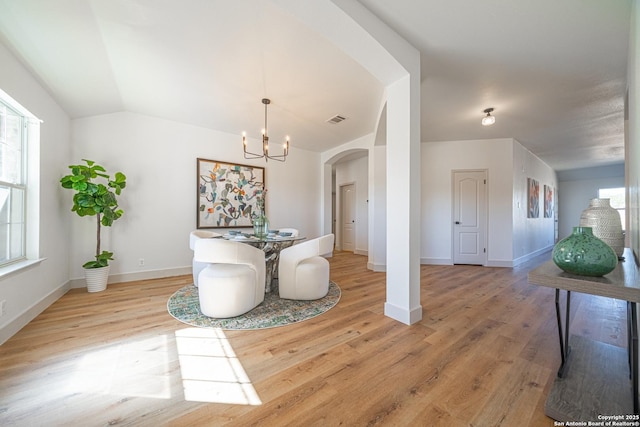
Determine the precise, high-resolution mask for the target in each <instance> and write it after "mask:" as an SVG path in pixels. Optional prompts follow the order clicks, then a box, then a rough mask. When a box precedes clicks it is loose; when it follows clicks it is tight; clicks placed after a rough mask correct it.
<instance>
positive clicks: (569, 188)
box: [558, 165, 625, 239]
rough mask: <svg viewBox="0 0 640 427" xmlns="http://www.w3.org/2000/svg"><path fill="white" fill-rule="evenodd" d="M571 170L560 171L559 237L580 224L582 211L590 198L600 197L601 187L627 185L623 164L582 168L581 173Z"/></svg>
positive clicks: (568, 233)
mask: <svg viewBox="0 0 640 427" xmlns="http://www.w3.org/2000/svg"><path fill="white" fill-rule="evenodd" d="M571 172H573V173H566V172H560V173H558V180H559V183H558V188H559V190H558V196H559V198H560V201H559V202H558V204H559V205H560V206H559V207H560V210H559V217H558V224H559V227H558V228H559V233H558V238H559V239H563V238H565V237H567V236H569V235H570V234H571V233H572V231H573V227H576V226H578V225H579V224H580V215H581V214H582V211H583V210H585V209H586V208H588V207H589V200H591V199H593V198H596V197H598V190H599V189H600V188H621V187H624V186H625V183H624V166H623V165H620V166H617V167H599V168H587V169H580V172H581V173H580V174H576V173H575V172H576V171H571Z"/></svg>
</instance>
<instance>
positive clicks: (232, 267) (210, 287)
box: [195, 239, 266, 318]
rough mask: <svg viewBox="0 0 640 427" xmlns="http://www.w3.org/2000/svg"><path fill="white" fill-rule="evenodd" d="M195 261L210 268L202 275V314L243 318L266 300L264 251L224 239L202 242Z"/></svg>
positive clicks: (199, 296)
mask: <svg viewBox="0 0 640 427" xmlns="http://www.w3.org/2000/svg"><path fill="white" fill-rule="evenodd" d="M195 260H196V261H197V262H201V263H204V264H205V265H206V267H205V268H204V269H202V271H200V274H199V275H198V299H199V301H200V311H201V312H202V314H204V315H205V316H208V317H214V318H228V317H235V316H240V315H241V314H244V313H246V312H247V311H250V310H252V309H253V308H255V307H257V306H258V305H259V304H260V303H261V302H262V301H264V291H265V274H266V271H265V270H266V267H265V259H264V252H263V251H262V250H260V249H258V248H256V247H253V246H250V245H246V244H244V243H240V242H234V241H230V240H224V239H200V240H198V241H196V243H195Z"/></svg>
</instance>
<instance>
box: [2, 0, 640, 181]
mask: <svg viewBox="0 0 640 427" xmlns="http://www.w3.org/2000/svg"><path fill="white" fill-rule="evenodd" d="M306 1H308V3H309V4H308V7H309V8H313V7H314V5H315V4H317V3H318V2H321V1H328V0H313V1H312V0H306ZM353 1H355V0H353ZM631 1H632V0H615V1H602V0H562V1H558V0H535V1H534V0H518V1H513V0H512V1H509V0H482V1H477V0H446V1H442V0H421V1H417V0H394V1H388V0H361V1H360V2H361V3H362V4H363V5H364V6H365V7H367V8H368V9H369V10H371V11H372V12H373V13H375V14H376V15H377V16H378V17H379V18H380V19H381V20H382V21H384V22H385V23H386V24H387V25H389V26H390V27H391V28H393V29H394V30H395V31H396V32H398V33H399V34H400V35H401V36H403V37H404V38H405V39H407V40H408V41H409V42H410V43H411V44H413V45H414V46H415V47H416V48H418V49H419V50H420V51H421V54H422V61H421V62H422V89H421V90H422V126H421V129H422V137H421V139H422V141H425V142H428V141H444V140H467V139H484V138H502V137H513V138H516V139H517V140H518V141H520V142H521V143H522V144H523V145H525V146H526V147H527V148H528V149H529V150H531V151H532V152H533V153H535V154H536V155H538V156H539V157H541V158H542V159H543V160H544V161H546V162H547V163H548V164H549V165H551V166H552V167H554V168H555V169H557V170H566V169H574V168H581V167H589V166H598V165H606V164H612V163H620V162H622V161H623V159H624V156H623V151H624V148H623V143H624V93H625V85H626V78H625V74H626V57H627V44H628V38H629V21H630V14H631ZM278 4H280V6H279V5H276V3H274V2H271V1H269V0H241V1H228V0H20V1H17V0H0V10H1V11H2V13H0V40H2V42H3V43H4V44H6V45H7V46H8V47H9V48H10V49H11V50H12V51H13V52H14V53H15V54H16V55H17V56H18V58H20V59H21V60H22V61H23V63H24V64H25V65H26V67H27V68H28V69H30V70H31V71H32V72H33V73H34V74H35V75H36V76H37V78H38V79H39V80H40V81H41V82H42V83H43V85H44V86H45V87H47V88H48V89H49V91H50V92H51V94H52V95H53V96H54V98H55V99H56V100H57V101H58V102H59V103H60V105H61V106H62V107H63V108H64V109H65V110H66V111H67V112H68V113H69V115H70V116H71V117H72V118H78V117H86V116H91V115H96V114H106V113H112V112H117V111H132V112H137V113H141V114H147V115H152V116H156V117H162V118H167V119H171V120H176V121H180V122H184V123H190V124H194V125H197V126H203V127H207V128H212V129H216V130H221V131H225V132H230V133H234V134H240V133H241V132H242V131H247V134H248V135H249V136H250V137H257V136H259V134H260V129H261V128H262V127H263V120H264V106H263V105H262V103H261V102H260V100H261V99H262V98H264V97H267V98H270V99H271V100H272V104H271V105H270V106H269V131H270V136H271V137H272V140H277V139H279V138H284V136H285V134H288V135H290V136H291V145H292V146H293V147H297V148H303V149H307V150H314V151H324V150H327V149H329V148H331V147H334V146H337V145H340V144H343V143H345V142H348V141H351V140H353V139H356V138H358V137H360V136H363V135H366V134H369V133H371V132H374V131H375V128H376V123H377V115H378V114H379V110H380V104H381V100H382V99H383V96H384V95H383V92H384V88H383V87H382V85H381V84H380V83H379V82H378V81H377V80H376V79H375V78H374V77H373V76H372V75H371V74H369V73H368V72H367V71H366V70H365V69H364V68H363V67H362V66H361V65H359V64H358V63H357V62H356V61H355V60H354V59H352V58H350V57H349V56H347V55H345V54H344V53H343V52H342V51H341V50H340V49H339V48H338V47H336V46H334V45H332V44H331V43H329V42H328V41H327V40H326V39H325V38H323V37H322V36H320V35H319V34H318V33H316V32H314V31H312V30H311V29H310V28H308V27H306V26H305V25H303V24H302V23H301V21H299V20H297V19H296V18H295V17H294V15H293V14H291V13H289V12H288V11H287V10H285V8H283V6H281V4H282V2H278ZM319 16H320V14H319ZM323 24H324V25H327V26H330V25H331V23H323ZM0 86H1V82H0ZM487 107H494V108H495V113H494V115H495V116H496V118H497V120H496V124H495V125H494V126H491V127H482V126H480V119H481V118H482V115H483V113H482V110H484V109H485V108H487ZM336 114H339V115H342V116H345V117H347V120H345V121H344V122H342V123H341V124H338V125H332V124H328V123H326V120H327V119H329V118H331V117H333V116H334V115H336Z"/></svg>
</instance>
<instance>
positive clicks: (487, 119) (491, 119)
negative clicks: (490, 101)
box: [482, 108, 496, 126]
mask: <svg viewBox="0 0 640 427" xmlns="http://www.w3.org/2000/svg"><path fill="white" fill-rule="evenodd" d="M492 111H493V108H487V109H486V110H484V112H485V113H487V115H486V116H484V117H483V118H482V126H491V125H492V124H494V123H495V122H496V118H495V116H492V115H491V112H492Z"/></svg>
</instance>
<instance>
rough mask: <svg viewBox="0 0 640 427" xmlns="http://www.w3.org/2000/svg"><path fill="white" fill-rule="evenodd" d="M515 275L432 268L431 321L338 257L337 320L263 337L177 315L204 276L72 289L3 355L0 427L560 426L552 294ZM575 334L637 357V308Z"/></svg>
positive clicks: (617, 309) (614, 308)
mask: <svg viewBox="0 0 640 427" xmlns="http://www.w3.org/2000/svg"><path fill="white" fill-rule="evenodd" d="M548 259H549V255H546V256H542V257H539V258H537V259H536V260H534V261H532V262H529V263H527V264H524V265H521V266H519V267H517V268H514V269H510V268H487V267H478V266H426V265H424V266H421V287H422V297H421V303H422V307H423V319H422V321H421V322H419V323H417V324H415V325H412V326H407V325H404V324H401V323H399V322H396V321H394V320H392V319H390V318H388V317H385V316H384V315H383V305H384V301H385V279H386V276H385V274H384V273H375V272H371V271H369V270H367V269H366V261H367V260H366V257H363V256H358V255H353V254H351V253H346V252H337V253H335V255H334V257H333V258H331V260H330V262H331V278H332V280H334V281H335V282H336V283H338V284H339V286H340V287H341V289H342V298H341V300H340V302H339V303H338V305H337V306H336V307H334V308H333V309H332V310H330V311H329V312H328V313H326V314H324V315H321V316H318V317H316V318H314V319H311V320H308V321H305V322H302V323H299V324H295V325H290V326H286V327H281V328H273V329H266V330H258V331H216V330H207V329H198V328H191V327H189V326H188V325H185V324H182V323H180V322H178V321H177V320H175V319H173V318H172V317H171V316H170V315H169V314H168V313H167V311H166V302H167V299H168V298H169V296H170V295H171V294H172V293H173V292H175V291H176V290H177V289H179V288H180V287H182V286H184V285H186V284H188V283H190V282H191V278H190V276H180V277H175V278H166V279H156V280H143V281H137V282H129V283H119V284H113V285H109V288H108V290H107V291H105V292H101V293H97V294H89V293H87V292H86V290H84V289H74V290H71V291H70V292H69V293H67V294H66V295H65V296H63V297H62V298H61V299H60V300H58V301H57V302H56V303H54V304H53V305H52V306H51V307H49V308H48V309H47V310H46V311H45V312H43V313H42V314H41V315H40V316H38V317H37V318H36V319H34V320H33V321H32V322H31V323H30V324H29V325H27V326H26V327H25V328H24V329H22V330H21V331H20V332H19V333H18V334H16V335H15V336H14V337H12V338H11V339H10V340H8V341H7V342H6V343H5V344H4V345H2V346H0V425H2V426H106V425H118V426H222V425H225V426H227V425H228V426H252V425H260V426H447V427H455V426H552V425H553V420H551V419H550V418H547V417H546V416H545V415H544V403H545V400H546V396H547V394H548V393H549V390H550V387H551V385H552V383H553V380H554V378H555V374H556V370H557V368H558V365H559V359H560V357H559V349H558V338H557V331H556V324H555V312H554V304H553V301H554V291H553V289H548V288H542V287H537V286H533V285H529V284H528V282H527V272H528V271H529V270H530V269H532V268H534V267H535V266H537V265H539V264H540V263H541V262H544V261H546V260H548ZM572 314H573V321H572V322H573V323H572V333H574V334H577V335H582V336H586V337H589V338H591V339H595V340H598V341H602V342H605V343H609V344H612V345H615V346H619V347H626V322H625V316H626V306H625V303H624V302H622V301H617V300H612V299H608V298H600V297H591V296H586V295H580V294H574V295H572Z"/></svg>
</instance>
